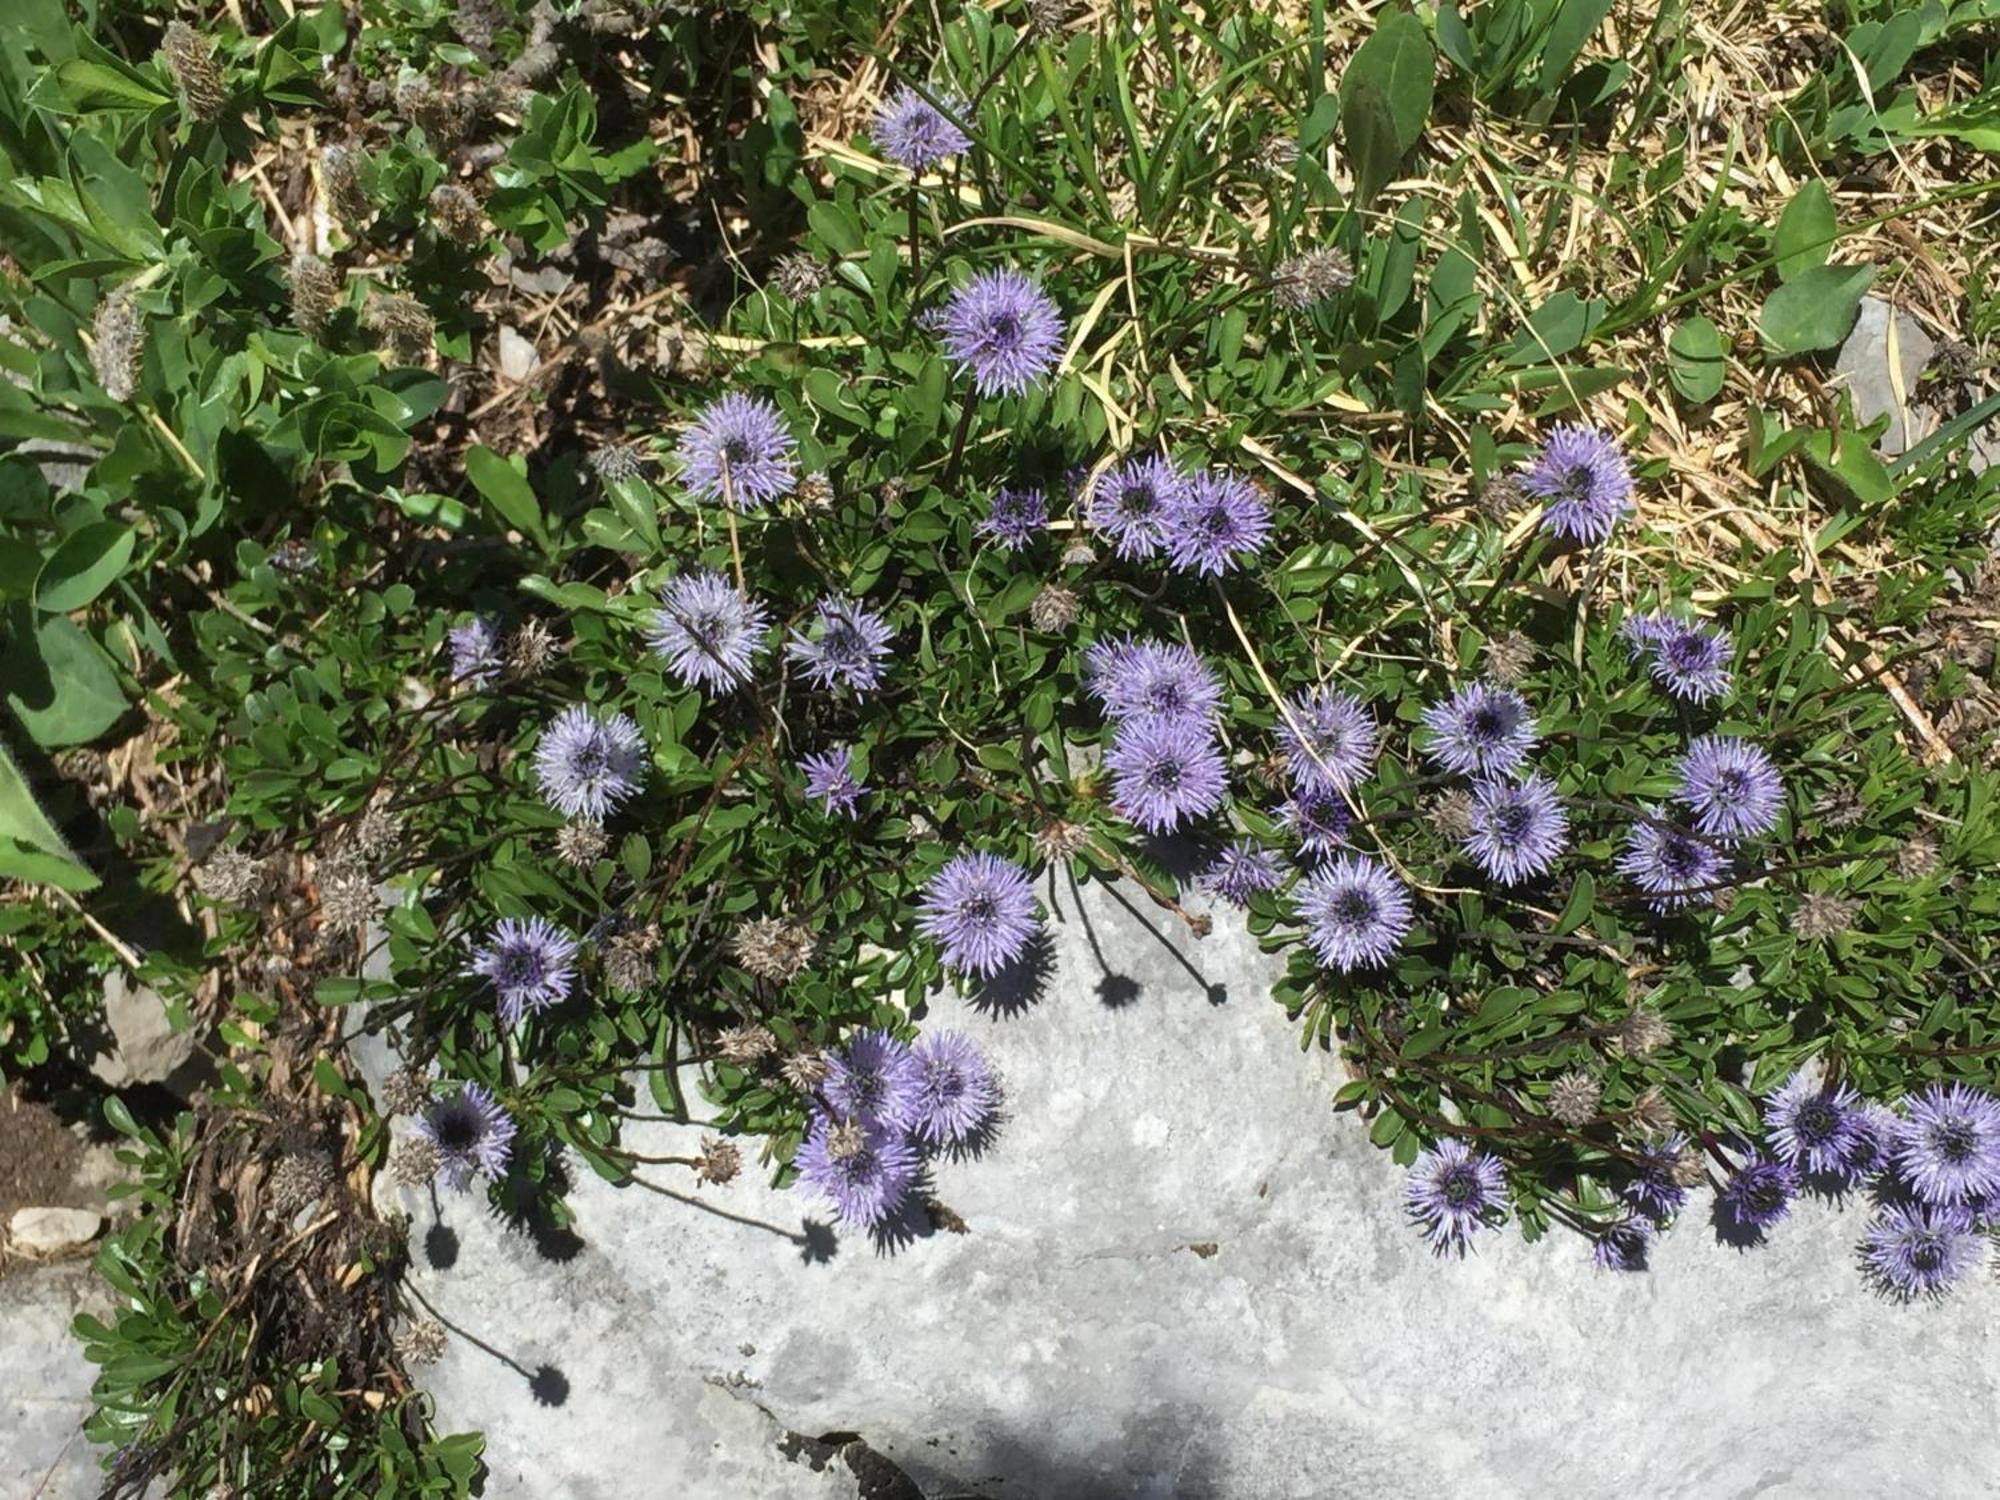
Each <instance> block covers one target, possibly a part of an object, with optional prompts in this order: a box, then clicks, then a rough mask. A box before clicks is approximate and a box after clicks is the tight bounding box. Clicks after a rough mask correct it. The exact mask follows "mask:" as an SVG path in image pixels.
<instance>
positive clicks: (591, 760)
mask: <svg viewBox="0 0 2000 1500" xmlns="http://www.w3.org/2000/svg"><path fill="white" fill-rule="evenodd" d="M645 770H646V737H645V736H644V735H643V734H641V733H640V732H639V726H638V725H637V724H635V723H633V722H632V720H631V719H629V718H627V717H626V716H625V715H624V714H608V715H606V716H605V717H604V718H601V719H600V718H598V717H597V716H596V715H595V714H593V713H591V711H590V710H589V709H588V708H586V707H584V706H583V705H582V704H580V703H579V704H574V705H572V706H571V707H569V708H566V709H564V710H563V711H562V712H561V713H560V714H558V715H556V720H555V722H554V723H553V724H551V725H549V727H548V728H547V729H545V730H543V731H542V737H541V738H540V739H539V740H537V741H536V742H535V779H536V780H537V781H539V782H540V783H541V787H542V797H543V799H544V800H546V801H547V802H548V804H549V806H551V807H553V808H555V809H556V810H557V811H558V812H560V813H562V814H563V815H564V816H565V817H570V818H582V819H584V820H585V821H586V822H591V823H602V822H603V821H604V819H605V816H606V815H607V814H609V813H610V812H611V811H612V810H613V809H614V808H616V807H617V806H618V804H619V803H621V802H623V801H624V800H625V799H626V798H627V797H629V796H631V795H632V794H633V793H634V792H636V791H638V790H639V778H640V777H641V776H643V775H644V774H645Z"/></svg>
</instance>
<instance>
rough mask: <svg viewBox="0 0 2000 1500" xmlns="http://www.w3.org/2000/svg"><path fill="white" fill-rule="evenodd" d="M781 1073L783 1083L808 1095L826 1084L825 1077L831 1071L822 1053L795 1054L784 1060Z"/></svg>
mask: <svg viewBox="0 0 2000 1500" xmlns="http://www.w3.org/2000/svg"><path fill="white" fill-rule="evenodd" d="M781 1071H782V1072H783V1073H784V1075H785V1082H787V1083H789V1084H790V1085H791V1086H792V1087H793V1088H795V1089H797V1090H798V1091H799V1092H800V1093H801V1094H810V1093H811V1092H812V1091H813V1090H814V1089H817V1088H818V1087H819V1086H820V1085H821V1084H822V1083H825V1082H826V1075H827V1074H828V1073H829V1072H831V1071H832V1070H831V1068H829V1067H828V1065H827V1061H826V1054H825V1053H824V1052H795V1053H793V1054H792V1055H791V1056H790V1057H788V1058H786V1059H785V1066H784V1068H783V1069H782V1070H781Z"/></svg>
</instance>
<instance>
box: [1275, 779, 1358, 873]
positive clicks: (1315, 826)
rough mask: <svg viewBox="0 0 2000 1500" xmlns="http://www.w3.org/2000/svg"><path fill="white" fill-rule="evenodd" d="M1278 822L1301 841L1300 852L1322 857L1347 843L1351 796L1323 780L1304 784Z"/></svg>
mask: <svg viewBox="0 0 2000 1500" xmlns="http://www.w3.org/2000/svg"><path fill="white" fill-rule="evenodd" d="M1278 821H1279V822H1280V823H1282V824H1283V825H1284V826H1285V828H1286V829H1288V830H1289V831H1290V833H1291V835H1292V837H1293V838H1295V839H1297V840H1298V841H1299V853H1301V854H1303V855H1305V856H1306V857H1307V858H1308V859H1319V858H1322V857H1324V856H1325V855H1328V854H1331V853H1333V851H1334V850H1336V849H1338V848H1339V847H1340V846H1341V845H1342V844H1344V843H1346V842H1347V830H1348V827H1349V826H1350V825H1351V824H1352V822H1353V816H1352V814H1350V813H1349V812H1348V810H1347V799H1346V798H1345V797H1343V796H1341V794H1340V792H1339V791H1338V790H1336V789H1335V788H1333V787H1330V786H1328V785H1327V784H1326V783H1325V782H1323V781H1318V782H1305V783H1302V784H1301V785H1300V786H1299V788H1298V790H1297V791H1295V792H1293V793H1292V795H1291V796H1289V797H1287V798H1286V799H1285V802H1284V805H1283V806H1282V807H1280V808H1279V809H1278Z"/></svg>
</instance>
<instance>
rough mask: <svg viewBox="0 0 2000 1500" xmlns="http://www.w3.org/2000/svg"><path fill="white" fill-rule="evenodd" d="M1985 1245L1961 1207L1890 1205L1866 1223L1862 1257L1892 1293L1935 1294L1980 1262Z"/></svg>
mask: <svg viewBox="0 0 2000 1500" xmlns="http://www.w3.org/2000/svg"><path fill="white" fill-rule="evenodd" d="M1983 1243H1984V1239H1983V1236H1981V1235H1980V1234H1979V1232H1978V1231H1977V1230H1976V1229H1975V1228H1974V1226H1973V1223H1972V1219H1971V1216H1970V1215H1969V1214H1967V1213H1966V1212H1965V1211H1964V1210H1963V1209H1958V1208H1940V1207H1938V1206H1937V1205H1936V1204H1931V1203H1891V1204H1888V1205H1887V1206H1885V1207H1884V1208H1883V1210H1882V1212H1881V1214H1880V1215H1879V1216H1878V1217H1877V1218H1876V1220H1875V1222H1874V1223H1872V1224H1870V1225H1869V1226H1868V1232H1867V1234H1866V1235H1865V1236H1864V1237H1863V1238H1862V1241H1861V1260H1862V1264H1863V1265H1864V1266H1865V1267H1866V1268H1867V1271H1868V1276H1869V1279H1870V1280H1872V1281H1873V1282H1874V1283H1875V1284H1876V1285H1877V1286H1878V1287H1880V1288H1881V1289H1882V1290H1883V1291H1884V1292H1887V1293H1888V1294H1889V1295H1890V1296H1892V1297H1897V1298H1900V1299H1901V1300H1903V1301H1906V1302H1907V1301H1913V1300H1915V1299H1916V1298H1918V1297H1932V1298H1936V1297H1941V1296H1943V1295H1944V1294H1945V1293H1946V1292H1947V1291H1949V1290H1950V1289H1951V1287H1952V1285H1953V1284H1954V1283H1955V1282H1957V1281H1959V1280H1961V1279H1963V1278H1964V1276H1965V1275H1966V1273H1967V1272H1969V1271H1971V1270H1972V1269H1973V1267H1974V1266H1976V1265H1978V1264H1979V1258H1980V1253H1981V1248H1982V1245H1983Z"/></svg>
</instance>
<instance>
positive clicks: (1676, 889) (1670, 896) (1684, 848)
mask: <svg viewBox="0 0 2000 1500" xmlns="http://www.w3.org/2000/svg"><path fill="white" fill-rule="evenodd" d="M1728 868H1729V859H1728V856H1727V855H1725V854H1724V853H1723V851H1722V849H1721V847H1720V846H1719V845H1718V844H1717V843H1716V841H1715V840H1713V839H1708V838H1703V837H1701V836H1699V835H1696V834H1692V833H1686V832H1683V831H1682V830H1680V829H1678V828H1676V827H1674V826H1673V825H1672V824H1670V823H1668V822H1666V821H1665V820H1663V819H1662V818H1660V817H1659V816H1658V815H1657V814H1653V813H1648V814H1647V815H1646V816H1645V817H1642V818H1641V819H1640V820H1639V821H1638V822H1636V823H1634V824H1633V825H1632V829H1631V832H1629V833H1627V834H1626V835H1625V850H1624V852H1623V853H1622V854H1620V855H1619V856H1618V860H1617V869H1618V872H1619V873H1620V874H1621V875H1624V876H1626V877H1627V878H1628V879H1630V880H1631V881H1632V883H1633V884H1634V885H1636V886H1638V887H1639V889H1640V890H1642V891H1644V892H1645V893H1646V896H1647V900H1648V904H1649V905H1651V906H1652V908H1653V910H1654V911H1658V912H1671V911H1679V910H1680V909H1681V908H1682V907H1684V906H1687V905H1689V904H1691V903H1693V902H1696V901H1700V900H1702V899H1703V898H1704V897H1706V896H1708V895H1709V894H1710V893H1712V892H1713V891H1715V890H1716V889H1718V888H1719V887H1720V886H1721V884H1722V881H1723V876H1724V874H1725V873H1726V872H1727V870H1728Z"/></svg>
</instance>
